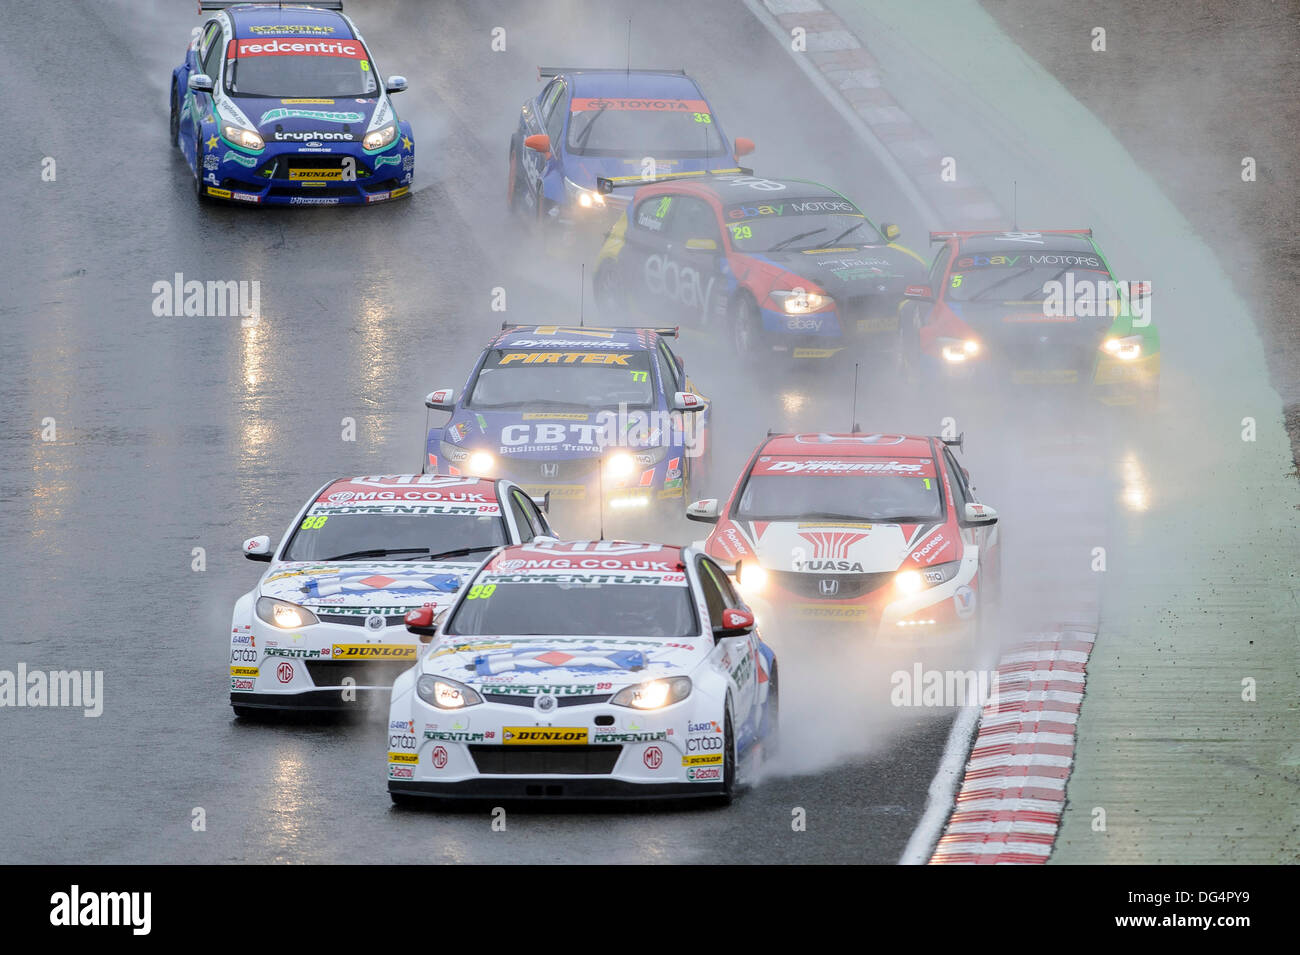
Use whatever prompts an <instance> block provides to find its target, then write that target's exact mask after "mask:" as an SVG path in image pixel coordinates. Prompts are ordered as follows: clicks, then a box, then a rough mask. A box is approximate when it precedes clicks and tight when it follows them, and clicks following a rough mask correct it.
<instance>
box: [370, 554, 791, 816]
mask: <svg viewBox="0 0 1300 955" xmlns="http://www.w3.org/2000/svg"><path fill="white" fill-rule="evenodd" d="M406 619H407V625H408V629H410V630H411V631H412V632H414V633H416V634H418V635H419V636H420V639H421V641H427V642H428V646H427V649H425V650H424V651H423V652H422V656H421V657H420V661H419V663H418V664H417V665H416V666H415V667H414V668H412V669H411V670H408V671H407V672H405V673H403V674H402V675H401V676H400V677H398V678H397V682H396V683H395V684H394V685H393V698H392V708H391V711H390V714H389V717H390V718H389V737H388V791H389V793H390V794H391V795H392V798H393V801H394V802H397V803H409V802H418V801H419V800H420V797H430V796H433V797H464V798H484V797H491V798H517V799H529V798H541V799H564V800H569V799H610V798H619V797H631V798H636V799H645V798H656V797H669V798H679V797H695V796H705V797H710V798H712V799H714V800H718V801H721V802H727V801H729V800H730V798H731V795H732V792H733V791H734V789H735V787H736V784H737V780H738V778H741V777H743V776H745V775H747V774H748V769H749V767H751V766H754V765H756V763H757V761H758V760H760V759H761V758H762V756H763V751H764V749H766V750H767V751H768V752H769V753H770V752H771V749H772V746H773V745H774V744H775V738H776V731H777V667H776V657H775V655H774V654H773V652H772V650H771V648H769V647H768V646H767V645H766V644H765V643H763V641H762V639H761V638H760V637H759V635H758V633H757V631H756V630H755V629H754V618H753V615H752V614H751V613H750V612H749V608H748V607H746V606H745V604H744V603H743V602H742V601H741V600H740V598H739V596H738V595H737V594H736V592H735V590H733V589H732V586H731V583H730V581H729V580H728V579H727V575H726V574H724V573H723V572H722V570H721V569H720V568H719V567H718V565H717V564H716V563H714V562H713V560H712V559H710V558H709V557H708V556H707V555H705V554H704V553H702V552H700V551H697V550H694V549H692V548H686V549H682V548H679V547H665V546H662V545H659V544H638V543H627V542H623V541H578V542H564V543H554V542H546V541H541V542H539V541H534V542H532V543H529V544H522V545H519V546H514V547H506V548H503V549H502V550H500V551H498V552H497V553H495V554H493V555H492V556H491V557H490V558H488V560H487V561H486V562H485V563H484V564H483V566H482V567H481V568H480V569H479V570H478V571H477V572H476V573H475V574H474V575H473V576H472V577H471V579H470V580H468V581H467V582H466V585H465V587H464V588H463V589H462V590H461V591H460V593H459V594H458V596H457V597H456V600H455V602H454V604H453V605H452V607H451V608H450V609H449V610H448V611H446V612H444V613H442V614H438V613H437V612H436V610H435V608H434V607H424V608H421V609H419V610H415V611H412V612H410V613H408V614H407V618H406Z"/></svg>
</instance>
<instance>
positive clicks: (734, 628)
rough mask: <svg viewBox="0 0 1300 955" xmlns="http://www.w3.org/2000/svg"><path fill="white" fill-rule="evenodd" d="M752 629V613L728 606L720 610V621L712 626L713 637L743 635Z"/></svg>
mask: <svg viewBox="0 0 1300 955" xmlns="http://www.w3.org/2000/svg"><path fill="white" fill-rule="evenodd" d="M753 629H754V615H753V614H752V613H750V612H749V611H748V610H739V609H737V608H735V607H728V608H727V609H726V610H724V611H722V623H721V624H719V625H718V626H716V627H714V628H713V635H714V636H715V637H743V636H745V635H746V634H748V633H750V632H752V631H753Z"/></svg>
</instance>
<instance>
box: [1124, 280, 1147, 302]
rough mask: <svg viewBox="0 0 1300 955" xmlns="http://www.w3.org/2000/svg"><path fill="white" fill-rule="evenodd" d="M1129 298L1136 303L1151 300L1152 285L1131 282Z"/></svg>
mask: <svg viewBox="0 0 1300 955" xmlns="http://www.w3.org/2000/svg"><path fill="white" fill-rule="evenodd" d="M1128 297H1129V299H1130V300H1132V301H1134V302H1140V301H1142V300H1143V299H1148V298H1150V297H1151V283H1150V282H1129V283H1128Z"/></svg>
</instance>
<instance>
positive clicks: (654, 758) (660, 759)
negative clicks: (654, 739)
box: [641, 746, 664, 769]
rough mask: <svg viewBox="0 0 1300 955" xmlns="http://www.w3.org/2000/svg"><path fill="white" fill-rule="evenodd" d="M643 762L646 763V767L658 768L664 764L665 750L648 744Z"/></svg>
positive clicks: (642, 758)
mask: <svg viewBox="0 0 1300 955" xmlns="http://www.w3.org/2000/svg"><path fill="white" fill-rule="evenodd" d="M641 762H643V763H645V768H646V769H658V768H659V767H660V766H662V765H663V764H664V751H663V750H661V749H660V748H659V747H658V746H647V747H646V751H645V754H644V755H643V756H642V757H641Z"/></svg>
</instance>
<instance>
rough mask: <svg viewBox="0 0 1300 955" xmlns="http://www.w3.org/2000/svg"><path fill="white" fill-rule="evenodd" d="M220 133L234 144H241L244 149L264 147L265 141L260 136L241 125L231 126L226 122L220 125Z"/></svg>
mask: <svg viewBox="0 0 1300 955" xmlns="http://www.w3.org/2000/svg"><path fill="white" fill-rule="evenodd" d="M221 135H222V136H224V137H225V138H226V139H228V140H230V142H232V143H234V144H235V145H236V146H242V147H244V148H245V149H265V148H266V142H265V141H264V140H263V139H262V137H261V136H259V135H257V133H255V132H253V131H252V130H251V129H244V128H243V127H242V126H232V125H231V124H230V123H226V124H225V125H224V126H222V127H221Z"/></svg>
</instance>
